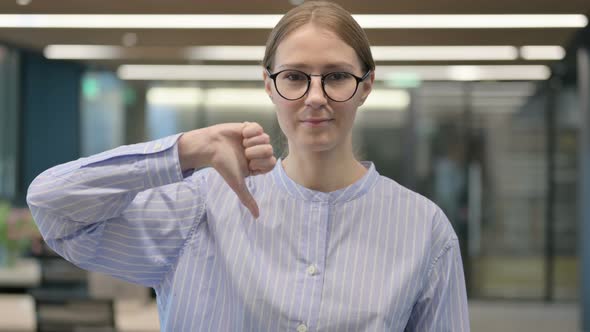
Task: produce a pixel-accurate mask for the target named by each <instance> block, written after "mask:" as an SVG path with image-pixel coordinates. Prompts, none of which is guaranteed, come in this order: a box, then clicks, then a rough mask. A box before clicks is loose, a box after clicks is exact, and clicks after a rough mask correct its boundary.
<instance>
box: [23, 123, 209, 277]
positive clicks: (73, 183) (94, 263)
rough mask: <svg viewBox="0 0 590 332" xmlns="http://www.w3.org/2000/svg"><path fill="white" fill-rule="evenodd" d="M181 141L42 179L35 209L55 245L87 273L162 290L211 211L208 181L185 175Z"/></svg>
mask: <svg viewBox="0 0 590 332" xmlns="http://www.w3.org/2000/svg"><path fill="white" fill-rule="evenodd" d="M180 135H181V134H179V135H174V136H170V137H166V138H163V139H161V140H156V141H152V142H147V143H140V144H134V145H128V146H122V147H119V148H116V149H113V150H110V151H107V152H104V153H100V154H97V155H94V156H91V157H88V158H81V159H78V160H75V161H72V162H69V163H66V164H62V165H58V166H55V167H53V168H51V169H48V170H47V171H45V172H43V173H41V174H40V175H39V176H38V177H37V178H35V180H34V181H33V182H32V183H31V185H30V187H29V190H28V193H27V203H28V205H29V207H30V209H31V211H32V214H33V217H34V219H35V221H36V223H37V226H38V228H39V230H40V232H41V234H42V235H43V238H44V239H45V241H46V242H47V244H48V245H49V246H50V247H51V248H52V249H53V250H55V251H56V252H57V253H58V254H59V255H61V256H63V257H64V258H65V259H67V260H68V261H70V262H72V263H74V264H75V265H77V266H80V267H81V268H84V269H87V270H91V271H97V272H103V273H107V274H110V275H112V276H115V277H118V278H121V279H124V280H127V281H130V282H134V283H138V284H141V285H144V286H149V287H154V286H156V285H158V284H159V283H160V282H161V281H162V280H163V278H164V277H165V274H166V273H167V272H168V271H169V270H170V268H171V266H173V265H174V264H175V263H176V260H177V258H178V256H179V254H180V251H181V249H182V248H183V246H184V244H185V243H186V241H187V239H189V238H190V236H191V233H192V231H193V230H194V229H195V227H196V225H197V224H198V222H199V221H201V220H202V219H203V211H204V210H205V209H204V206H203V205H204V202H205V199H204V195H205V189H204V183H205V181H204V175H203V174H199V173H202V172H198V173H195V174H193V175H192V176H190V177H187V178H185V177H184V176H183V174H182V172H181V170H180V164H179V161H178V148H177V140H178V138H179V137H180Z"/></svg>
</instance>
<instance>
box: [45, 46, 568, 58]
mask: <svg viewBox="0 0 590 332" xmlns="http://www.w3.org/2000/svg"><path fill="white" fill-rule="evenodd" d="M264 51H265V47H264V46H224V45H212V46H194V47H186V48H180V49H179V48H174V47H123V46H117V45H49V46H47V47H45V49H44V54H45V57H46V58H48V59H87V60H88V59H94V60H109V59H162V60H166V59H168V60H169V59H188V60H214V61H231V60H234V61H261V60H262V58H263V57H264ZM371 52H372V53H373V57H374V59H375V60H376V61H482V60H506V61H509V60H516V59H518V49H517V48H516V47H514V46H373V47H371ZM521 52H522V54H523V56H526V59H529V60H538V59H557V58H558V57H559V56H561V57H563V54H564V51H563V48H562V47H561V46H525V47H523V48H522V49H521Z"/></svg>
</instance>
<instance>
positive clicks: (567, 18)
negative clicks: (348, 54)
mask: <svg viewBox="0 0 590 332" xmlns="http://www.w3.org/2000/svg"><path fill="white" fill-rule="evenodd" d="M354 18H355V19H356V20H357V22H358V23H359V24H360V26H362V27H363V28H365V29H391V28H396V29H474V28H477V29H494V28H583V27H585V26H586V25H587V24H588V18H587V17H586V16H585V15H582V14H545V15H539V14H526V15H513V14H496V15H354Z"/></svg>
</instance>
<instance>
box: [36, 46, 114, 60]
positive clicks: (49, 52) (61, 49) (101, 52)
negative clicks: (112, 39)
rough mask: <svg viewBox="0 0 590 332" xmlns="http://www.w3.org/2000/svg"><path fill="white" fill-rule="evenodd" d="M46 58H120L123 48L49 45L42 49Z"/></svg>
mask: <svg viewBox="0 0 590 332" xmlns="http://www.w3.org/2000/svg"><path fill="white" fill-rule="evenodd" d="M43 55H44V56H45V57H46V58H47V59H80V60H83V59H93V60H97V59H121V58H124V57H125V49H124V48H123V47H119V46H106V45H49V46H47V47H45V49H43Z"/></svg>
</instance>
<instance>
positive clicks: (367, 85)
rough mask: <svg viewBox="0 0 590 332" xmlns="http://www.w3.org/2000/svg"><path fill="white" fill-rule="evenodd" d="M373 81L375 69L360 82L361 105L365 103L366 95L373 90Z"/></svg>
mask: <svg viewBox="0 0 590 332" xmlns="http://www.w3.org/2000/svg"><path fill="white" fill-rule="evenodd" d="M374 82H375V71H374V70H372V71H371V73H370V74H369V77H367V78H366V79H365V80H364V81H363V83H362V84H361V105H362V104H364V103H365V100H366V99H367V97H369V94H370V93H371V91H372V90H373V83H374Z"/></svg>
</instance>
